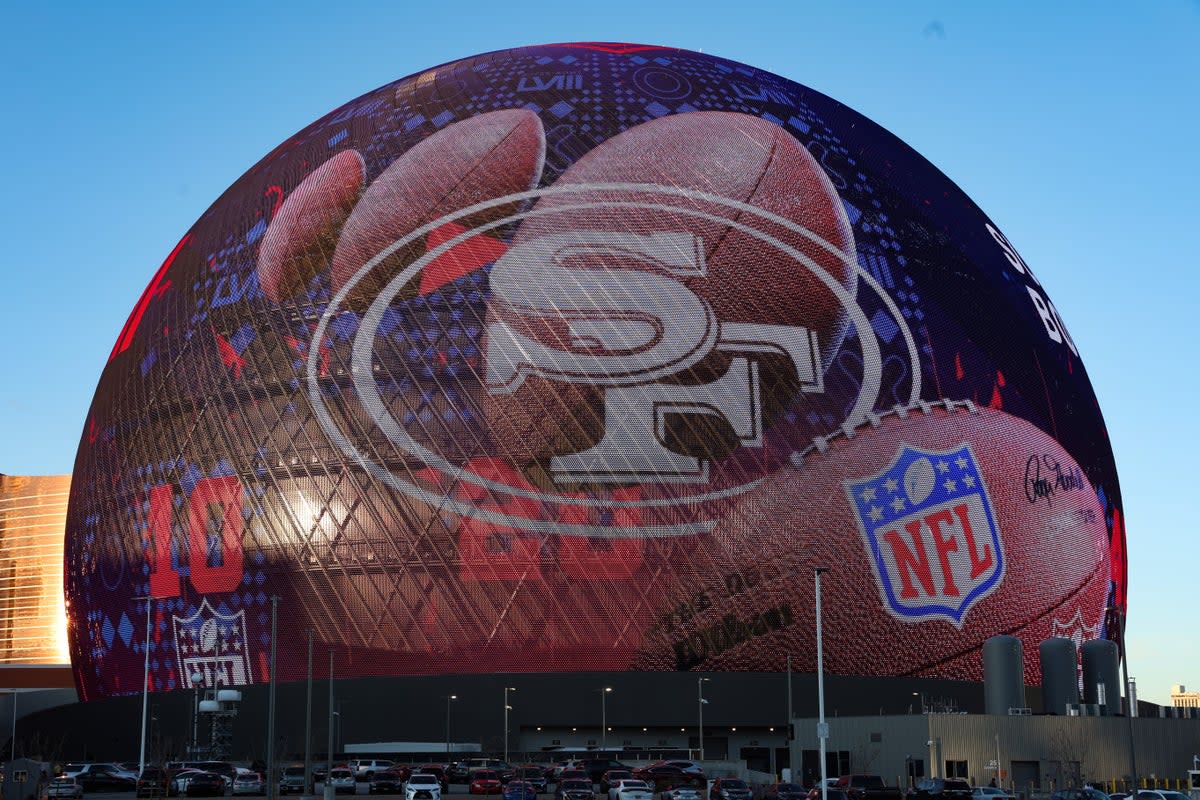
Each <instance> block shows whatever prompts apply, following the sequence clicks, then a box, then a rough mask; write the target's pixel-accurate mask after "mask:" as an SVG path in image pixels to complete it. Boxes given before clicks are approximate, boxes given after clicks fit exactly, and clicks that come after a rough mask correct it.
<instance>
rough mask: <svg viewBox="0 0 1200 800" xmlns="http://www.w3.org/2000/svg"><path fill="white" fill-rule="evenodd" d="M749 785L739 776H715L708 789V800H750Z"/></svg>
mask: <svg viewBox="0 0 1200 800" xmlns="http://www.w3.org/2000/svg"><path fill="white" fill-rule="evenodd" d="M750 795H751V792H750V786H749V784H747V783H746V782H745V781H744V780H742V779H741V778H717V779H716V780H715V781H713V782H712V787H711V788H710V789H709V790H708V800H750Z"/></svg>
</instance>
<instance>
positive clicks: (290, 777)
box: [279, 766, 305, 794]
mask: <svg viewBox="0 0 1200 800" xmlns="http://www.w3.org/2000/svg"><path fill="white" fill-rule="evenodd" d="M304 790H305V786H304V767H303V766H290V767H284V768H283V774H282V775H280V776H279V793H280V794H288V793H289V792H295V793H296V794H304Z"/></svg>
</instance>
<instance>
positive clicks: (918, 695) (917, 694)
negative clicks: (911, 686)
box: [912, 692, 925, 714]
mask: <svg viewBox="0 0 1200 800" xmlns="http://www.w3.org/2000/svg"><path fill="white" fill-rule="evenodd" d="M912 696H913V697H919V698H921V713H922V714H924V713H925V693H924V692H913V693H912Z"/></svg>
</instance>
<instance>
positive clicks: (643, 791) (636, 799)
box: [608, 778, 654, 800]
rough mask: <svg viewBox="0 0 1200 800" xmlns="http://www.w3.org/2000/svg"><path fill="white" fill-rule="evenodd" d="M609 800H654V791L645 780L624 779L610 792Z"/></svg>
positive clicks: (613, 786)
mask: <svg viewBox="0 0 1200 800" xmlns="http://www.w3.org/2000/svg"><path fill="white" fill-rule="evenodd" d="M608 800H654V791H653V790H652V789H651V788H650V784H648V783H646V782H645V781H643V780H638V779H637V778H622V779H621V780H619V781H617V782H616V783H614V784H613V785H612V788H611V789H609V790H608Z"/></svg>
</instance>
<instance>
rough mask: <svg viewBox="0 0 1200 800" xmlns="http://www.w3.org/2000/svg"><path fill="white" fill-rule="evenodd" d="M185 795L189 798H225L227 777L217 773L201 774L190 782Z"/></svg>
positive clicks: (196, 775) (193, 777) (194, 776)
mask: <svg viewBox="0 0 1200 800" xmlns="http://www.w3.org/2000/svg"><path fill="white" fill-rule="evenodd" d="M184 794H185V795H187V796H188V797H224V796H225V777H224V776H223V775H221V774H219V773H216V772H200V773H197V774H195V775H193V776H192V778H191V780H189V781H188V784H187V788H186V789H184Z"/></svg>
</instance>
